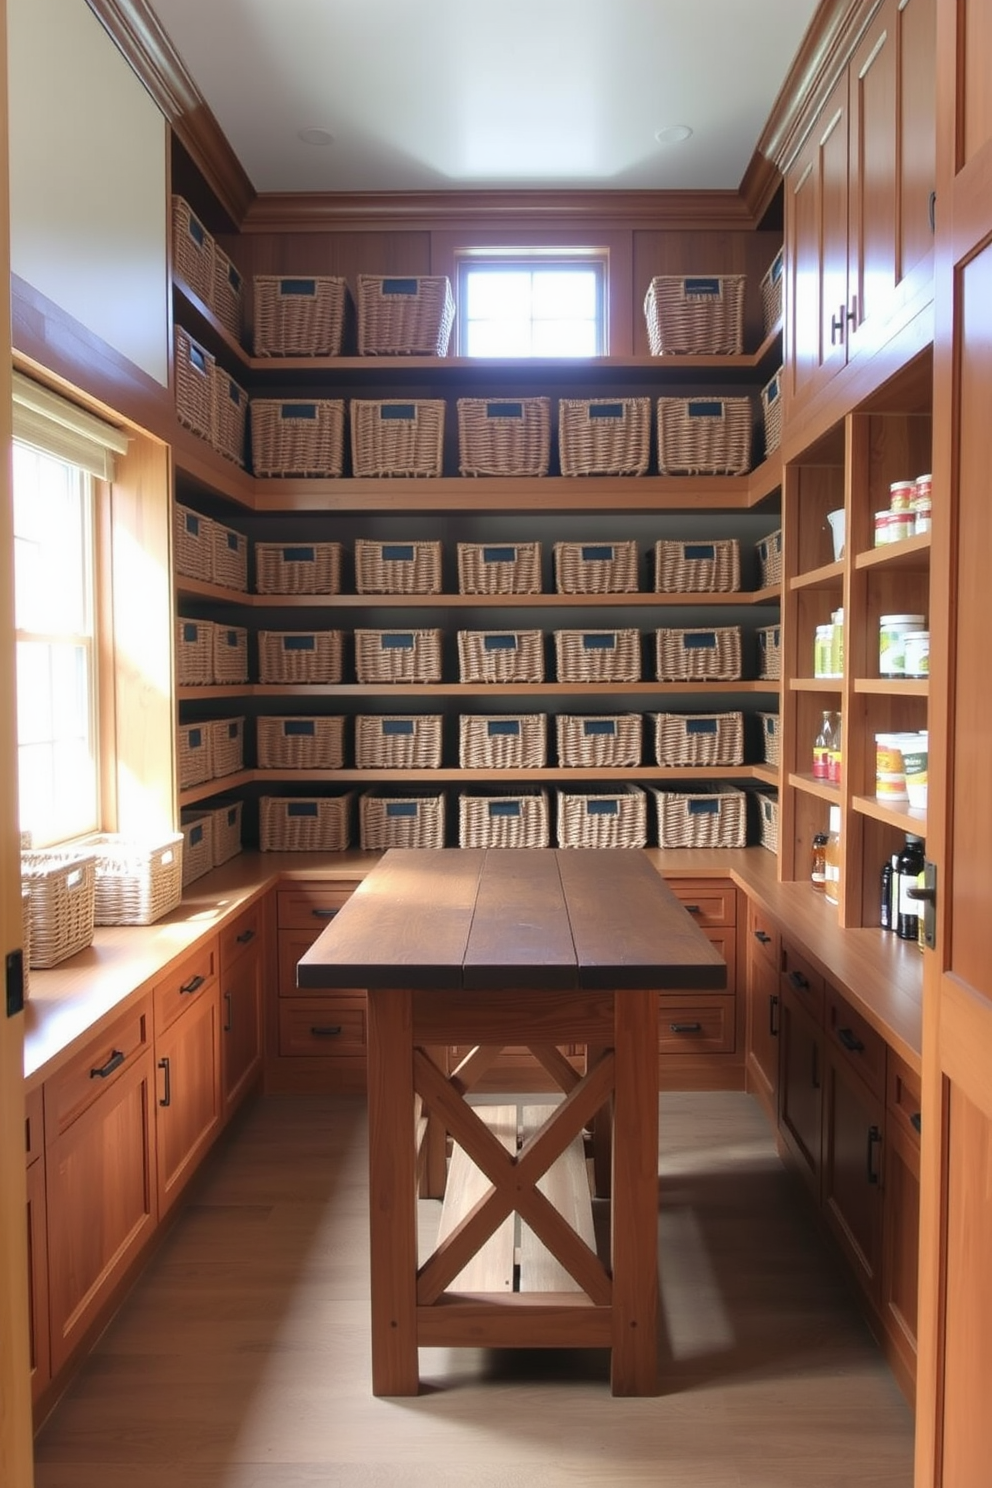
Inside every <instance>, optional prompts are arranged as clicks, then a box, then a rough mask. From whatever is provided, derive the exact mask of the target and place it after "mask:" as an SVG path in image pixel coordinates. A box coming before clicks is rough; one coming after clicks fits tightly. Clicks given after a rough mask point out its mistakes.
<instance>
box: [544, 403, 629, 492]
mask: <svg viewBox="0 0 992 1488" xmlns="http://www.w3.org/2000/svg"><path fill="white" fill-rule="evenodd" d="M650 455H651V399H650V398H561V399H559V402H558V457H559V461H560V463H561V473H562V475H643V474H644V472H645V471H646V470H647V468H648V460H649V458H650Z"/></svg>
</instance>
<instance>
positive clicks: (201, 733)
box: [176, 723, 214, 790]
mask: <svg viewBox="0 0 992 1488" xmlns="http://www.w3.org/2000/svg"><path fill="white" fill-rule="evenodd" d="M176 753H177V756H178V759H177V773H178V775H179V789H180V790H189V788H190V786H193V785H202V784H203V782H204V781H205V780H213V778H214V760H213V734H212V731H211V725H210V724H209V723H181V724H180V725H179V727H178V729H177V730H176Z"/></svg>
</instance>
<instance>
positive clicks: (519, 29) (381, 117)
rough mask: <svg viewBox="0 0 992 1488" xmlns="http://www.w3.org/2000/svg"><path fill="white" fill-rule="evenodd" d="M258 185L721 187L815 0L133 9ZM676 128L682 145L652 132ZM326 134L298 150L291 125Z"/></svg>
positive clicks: (309, 2)
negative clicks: (160, 37)
mask: <svg viewBox="0 0 992 1488" xmlns="http://www.w3.org/2000/svg"><path fill="white" fill-rule="evenodd" d="M151 4H152V9H153V10H154V12H155V13H156V15H157V16H158V18H159V20H160V21H161V23H162V25H163V26H164V28H165V30H166V32H167V33H168V35H169V37H170V38H171V40H172V43H173V45H174V46H175V48H176V50H177V51H178V53H179V55H180V56H181V57H182V59H183V62H184V63H185V65H186V69H187V71H188V72H189V74H190V76H191V77H192V79H193V81H194V83H195V84H196V86H197V88H198V89H199V91H200V93H201V94H202V95H203V97H204V98H205V99H206V101H207V103H208V104H209V105H210V107H211V109H212V110H213V112H214V114H215V116H216V118H217V120H218V122H219V124H220V126H221V128H222V130H223V131H224V134H225V135H226V136H227V139H228V141H229V143H230V144H231V146H232V148H233V149H234V152H235V154H236V155H237V156H238V158H239V160H240V161H241V164H242V166H243V167H244V169H245V171H246V172H247V174H248V176H249V177H250V179H251V182H252V184H253V186H254V187H255V189H256V191H260V192H267V191H421V190H435V191H436V190H451V189H468V188H473V187H480V188H487V187H488V188H495V187H503V188H509V187H525V188H541V187H543V188H556V187H557V188H568V187H572V188H597V189H628V190H639V189H648V190H662V189H664V190H671V189H689V188H700V189H702V188H705V189H711V190H715V189H720V188H727V189H735V188H736V187H738V186H739V185H740V182H741V178H742V176H743V174H744V170H745V168H746V166H747V163H748V161H749V159H750V158H751V155H752V153H753V150H754V147H755V144H756V143H757V141H758V137H759V135H760V133H761V130H762V128H763V126H764V124H765V121H766V119H767V117H768V114H769V112H770V110H771V107H772V104H773V102H774V100H775V97H776V95H777V93H778V90H779V88H780V86H781V84H782V82H783V80H784V78H785V75H786V72H787V71H788V68H789V65H790V63H791V62H792V59H793V57H794V56H795V53H796V51H797V49H798V47H799V43H800V41H801V40H802V37H803V34H804V32H805V30H806V27H807V25H808V24H809V21H810V18H811V17H812V14H813V12H814V11H815V10H816V0H206V3H205V0H151ZM673 125H688V126H689V127H690V128H691V129H692V131H693V133H692V137H691V139H689V140H687V141H686V142H684V143H682V144H677V145H672V144H661V143H659V142H658V140H657V139H656V138H655V136H656V133H657V131H659V130H663V129H666V128H669V127H671V126H673ZM307 129H316V130H321V131H327V132H329V133H330V135H332V136H333V140H332V142H330V143H326V144H320V145H313V144H305V143H303V141H301V139H300V138H299V133H300V131H301V130H307Z"/></svg>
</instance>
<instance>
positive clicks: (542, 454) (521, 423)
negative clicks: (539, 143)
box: [458, 398, 551, 476]
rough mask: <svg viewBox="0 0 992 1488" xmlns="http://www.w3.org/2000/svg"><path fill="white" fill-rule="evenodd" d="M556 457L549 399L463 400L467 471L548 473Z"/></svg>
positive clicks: (461, 462)
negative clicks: (552, 460) (553, 449)
mask: <svg viewBox="0 0 992 1488" xmlns="http://www.w3.org/2000/svg"><path fill="white" fill-rule="evenodd" d="M550 458H551V400H550V399H549V398H459V399H458V470H459V474H461V475H508V476H535V475H547V473H548V464H549V461H550Z"/></svg>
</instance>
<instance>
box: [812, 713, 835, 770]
mask: <svg viewBox="0 0 992 1488" xmlns="http://www.w3.org/2000/svg"><path fill="white" fill-rule="evenodd" d="M832 716H833V715H832V714H831V713H830V711H829V709H827V708H824V710H823V719H822V721H821V723H820V731H819V733H818V734H817V736H816V738H815V739H814V740H813V779H814V780H826V779H827V778H828V776H829V773H830V766H829V762H830V739H831V735H832V733H833V729H832V728H831V726H830V720H831V718H832Z"/></svg>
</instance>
